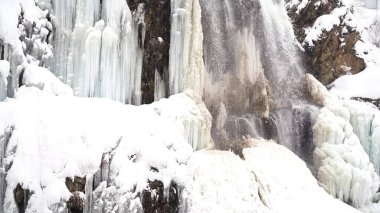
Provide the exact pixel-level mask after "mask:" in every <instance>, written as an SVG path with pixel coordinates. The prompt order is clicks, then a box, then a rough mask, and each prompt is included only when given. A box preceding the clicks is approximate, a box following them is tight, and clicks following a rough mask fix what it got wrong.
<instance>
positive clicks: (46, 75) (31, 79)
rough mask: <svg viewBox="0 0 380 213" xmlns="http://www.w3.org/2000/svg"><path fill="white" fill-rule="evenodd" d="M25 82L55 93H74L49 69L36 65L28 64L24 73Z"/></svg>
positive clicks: (27, 84)
mask: <svg viewBox="0 0 380 213" xmlns="http://www.w3.org/2000/svg"><path fill="white" fill-rule="evenodd" d="M23 83H24V84H25V85H26V86H34V87H37V88H39V89H41V90H45V91H48V92H49V93H52V94H54V95H60V94H66V95H72V94H73V91H72V89H71V88H70V87H69V86H67V85H66V84H64V83H62V82H61V81H60V80H59V79H58V78H57V77H55V76H54V74H53V73H51V72H50V71H49V70H48V69H46V68H43V67H38V66H36V65H27V66H26V68H25V70H24V74H23Z"/></svg>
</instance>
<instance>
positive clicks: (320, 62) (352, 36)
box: [305, 25, 365, 85]
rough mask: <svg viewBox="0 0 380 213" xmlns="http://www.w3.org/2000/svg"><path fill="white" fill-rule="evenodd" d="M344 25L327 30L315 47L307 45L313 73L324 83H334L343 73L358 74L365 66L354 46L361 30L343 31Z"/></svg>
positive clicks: (307, 53) (306, 49) (306, 50)
mask: <svg viewBox="0 0 380 213" xmlns="http://www.w3.org/2000/svg"><path fill="white" fill-rule="evenodd" d="M343 28H344V26H342V25H341V26H336V27H334V28H333V29H332V30H331V31H329V32H327V31H325V32H324V33H323V34H322V39H321V40H318V41H315V43H314V47H306V48H305V52H306V55H307V57H308V60H309V62H310V64H311V65H312V67H313V70H312V74H313V75H314V76H315V77H316V78H317V79H318V80H319V81H321V82H322V83H323V84H324V85H327V84H330V83H332V82H333V81H334V80H335V79H337V78H338V77H340V76H342V75H347V74H356V73H358V72H360V71H362V70H364V68H365V63H364V60H363V59H362V58H359V57H357V56H356V53H355V50H354V47H355V44H356V42H357V41H359V39H360V36H359V32H356V31H353V30H352V29H350V30H349V31H348V33H346V34H344V33H343Z"/></svg>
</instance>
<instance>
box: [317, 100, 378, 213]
mask: <svg viewBox="0 0 380 213" xmlns="http://www.w3.org/2000/svg"><path fill="white" fill-rule="evenodd" d="M324 106H325V107H324V108H322V109H321V111H320V114H319V115H318V118H317V121H316V123H315V125H314V127H313V140H314V144H315V146H316V149H315V151H314V164H315V168H316V170H317V178H318V182H319V183H320V184H321V185H322V186H323V187H324V188H325V190H326V191H328V192H329V193H330V194H331V195H333V196H334V197H336V198H339V199H341V200H343V201H345V202H352V205H353V206H355V207H364V206H366V205H370V204H371V203H372V201H376V200H377V196H378V194H377V190H378V188H379V185H380V182H379V177H378V175H377V174H376V172H375V168H374V165H375V166H377V165H378V162H376V161H372V162H373V164H372V163H371V161H370V158H369V157H368V154H367V153H366V151H367V150H365V149H366V147H365V146H366V144H368V142H367V141H368V140H369V137H370V134H369V132H366V130H368V128H367V129H366V123H368V122H365V120H366V118H365V117H361V116H358V115H357V114H353V112H352V109H351V107H353V105H352V104H350V103H344V102H341V101H339V100H338V99H334V98H331V99H329V100H326V101H325V105H324ZM347 106H348V107H347ZM364 111H365V109H364ZM364 111H363V109H362V110H361V112H364ZM367 119H368V117H367ZM358 136H359V137H358ZM361 143H362V144H363V146H362V144H361ZM363 147H364V149H363Z"/></svg>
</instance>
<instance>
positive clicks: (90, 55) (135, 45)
mask: <svg viewBox="0 0 380 213" xmlns="http://www.w3.org/2000/svg"><path fill="white" fill-rule="evenodd" d="M53 8H54V15H55V16H56V37H55V38H56V39H55V52H56V57H55V62H54V68H53V70H54V72H55V73H56V75H57V76H59V77H60V78H61V79H62V80H63V81H64V82H65V83H67V84H69V85H70V86H72V88H73V89H74V92H75V94H76V95H79V96H83V97H107V98H110V99H113V100H117V101H120V102H122V103H130V104H136V105H139V104H140V102H141V91H140V88H141V69H142V49H141V47H140V46H139V42H138V40H139V39H143V38H139V34H141V32H139V26H140V25H141V24H143V22H144V5H143V4H140V5H139V7H138V9H137V11H136V12H134V13H133V14H132V13H131V11H130V10H129V8H128V5H127V3H126V2H125V1H121V0H117V1H109V0H108V1H102V3H101V2H100V1H99V0H86V1H76V0H70V1H53ZM140 30H144V29H140ZM68 47H70V48H68Z"/></svg>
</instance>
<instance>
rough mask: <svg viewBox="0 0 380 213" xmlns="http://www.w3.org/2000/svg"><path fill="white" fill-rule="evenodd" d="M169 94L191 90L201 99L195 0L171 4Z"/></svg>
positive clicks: (200, 48) (199, 34)
mask: <svg viewBox="0 0 380 213" xmlns="http://www.w3.org/2000/svg"><path fill="white" fill-rule="evenodd" d="M171 3H172V8H171V9H172V10H171V11H172V27H171V35H170V36H171V41H170V56H169V92H170V94H176V93H179V92H183V91H184V90H185V89H191V90H193V91H195V92H196V93H197V94H199V95H202V92H203V82H204V63H203V33H202V25H201V7H200V4H199V1H198V0H190V1H186V0H172V2H171Z"/></svg>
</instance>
